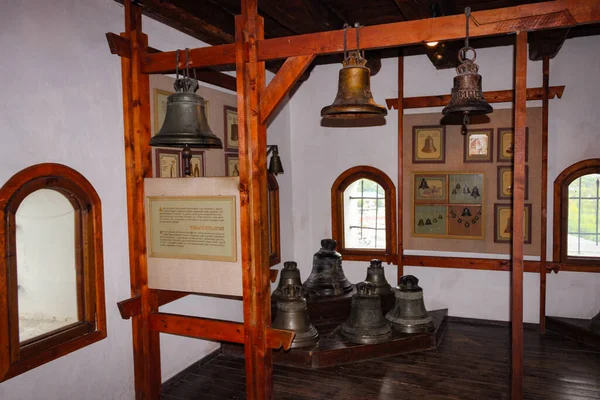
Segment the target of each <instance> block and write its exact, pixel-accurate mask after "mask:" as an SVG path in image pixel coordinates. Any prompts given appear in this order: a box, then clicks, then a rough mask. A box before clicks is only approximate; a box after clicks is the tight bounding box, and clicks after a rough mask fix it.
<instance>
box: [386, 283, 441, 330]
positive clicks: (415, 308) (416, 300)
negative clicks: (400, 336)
mask: <svg viewBox="0 0 600 400" xmlns="http://www.w3.org/2000/svg"><path fill="white" fill-rule="evenodd" d="M418 284H419V280H418V279H417V278H416V277H415V276H413V275H405V276H403V277H402V278H400V286H398V288H396V305H395V306H394V309H392V310H391V311H390V312H388V313H387V314H386V315H385V319H387V320H388V321H389V323H390V324H391V325H392V326H393V327H394V329H395V330H397V331H398V332H403V333H425V332H431V331H433V330H434V329H435V325H434V324H433V320H432V319H431V317H430V316H429V314H427V310H426V309H425V303H424V302H423V289H421V288H420V287H419V285H418Z"/></svg>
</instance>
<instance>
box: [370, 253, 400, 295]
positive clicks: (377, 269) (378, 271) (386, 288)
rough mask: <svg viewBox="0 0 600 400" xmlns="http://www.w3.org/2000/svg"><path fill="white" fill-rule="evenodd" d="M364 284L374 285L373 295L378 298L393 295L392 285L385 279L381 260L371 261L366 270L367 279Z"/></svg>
mask: <svg viewBox="0 0 600 400" xmlns="http://www.w3.org/2000/svg"><path fill="white" fill-rule="evenodd" d="M365 282H371V283H372V284H374V285H375V293H377V294H378V295H380V296H385V295H391V294H392V293H393V290H392V285H390V284H389V283H388V281H387V279H385V270H384V269H383V265H382V263H381V260H378V259H376V258H375V259H373V260H371V263H370V265H369V267H368V268H367V277H366V278H365Z"/></svg>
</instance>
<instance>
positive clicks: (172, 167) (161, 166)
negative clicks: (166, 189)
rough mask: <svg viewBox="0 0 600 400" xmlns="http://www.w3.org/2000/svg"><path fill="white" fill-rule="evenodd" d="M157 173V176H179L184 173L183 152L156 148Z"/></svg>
mask: <svg viewBox="0 0 600 400" xmlns="http://www.w3.org/2000/svg"><path fill="white" fill-rule="evenodd" d="M154 151H155V159H154V160H155V162H154V167H155V173H154V176H155V177H157V178H179V177H181V176H182V175H183V171H182V168H181V152H180V151H179V150H172V149H155V150H154Z"/></svg>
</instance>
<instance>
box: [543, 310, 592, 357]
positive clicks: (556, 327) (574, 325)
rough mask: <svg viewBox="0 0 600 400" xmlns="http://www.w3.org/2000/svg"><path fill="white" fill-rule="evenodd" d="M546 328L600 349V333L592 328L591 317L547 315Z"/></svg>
mask: <svg viewBox="0 0 600 400" xmlns="http://www.w3.org/2000/svg"><path fill="white" fill-rule="evenodd" d="M546 329H548V330H551V331H552V332H554V333H556V334H558V335H560V336H563V337H566V338H568V339H572V340H575V341H577V342H581V343H584V344H587V345H588V346H592V347H596V348H599V349H600V334H598V333H596V332H594V331H592V330H591V329H590V320H589V319H577V318H565V317H546Z"/></svg>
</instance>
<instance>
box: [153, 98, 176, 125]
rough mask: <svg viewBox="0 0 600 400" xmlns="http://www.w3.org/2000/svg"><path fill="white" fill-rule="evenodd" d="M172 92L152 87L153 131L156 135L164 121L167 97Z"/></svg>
mask: <svg viewBox="0 0 600 400" xmlns="http://www.w3.org/2000/svg"><path fill="white" fill-rule="evenodd" d="M173 93H174V92H169V91H168V90H162V89H154V132H152V135H153V136H154V135H156V134H157V133H158V131H160V128H161V127H162V126H163V123H164V122H165V116H166V115H167V98H168V97H169V96H170V95H172V94H173Z"/></svg>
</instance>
